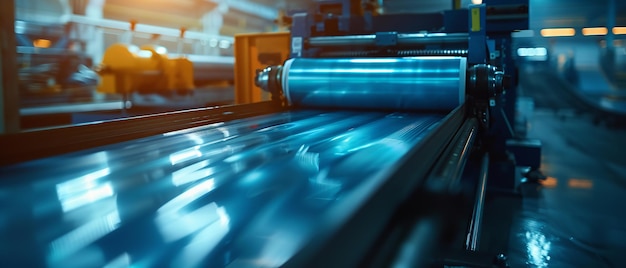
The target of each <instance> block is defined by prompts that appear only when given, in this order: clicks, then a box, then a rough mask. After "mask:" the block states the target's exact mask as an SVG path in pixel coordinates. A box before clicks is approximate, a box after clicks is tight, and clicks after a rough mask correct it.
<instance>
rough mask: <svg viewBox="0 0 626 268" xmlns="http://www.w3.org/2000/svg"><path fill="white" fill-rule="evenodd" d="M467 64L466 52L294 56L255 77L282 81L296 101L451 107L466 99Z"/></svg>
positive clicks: (397, 107) (281, 85) (346, 105)
mask: <svg viewBox="0 0 626 268" xmlns="http://www.w3.org/2000/svg"><path fill="white" fill-rule="evenodd" d="M466 70H467V61H466V59H465V58H463V57H408V58H353V59H348V58H340V59H320V58H316V59H308V58H293V59H290V60H287V61H286V62H285V64H284V65H283V67H282V68H278V69H275V70H274V72H275V73H276V75H272V72H266V73H267V74H268V75H267V77H260V78H259V77H258V78H257V81H261V82H260V84H261V85H260V86H261V87H262V88H266V89H268V90H270V91H273V90H274V91H275V89H273V88H277V86H273V85H269V86H268V84H278V85H279V86H278V88H282V91H283V94H284V96H285V97H286V99H287V101H288V103H289V104H290V105H295V106H306V107H330V108H366V109H389V110H452V109H454V108H455V107H457V106H459V105H460V104H462V103H463V102H464V100H465V81H466V79H465V75H466ZM261 76H263V74H261ZM271 80H276V81H271ZM264 83H265V84H264Z"/></svg>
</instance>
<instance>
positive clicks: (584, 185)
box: [567, 178, 593, 189]
mask: <svg viewBox="0 0 626 268" xmlns="http://www.w3.org/2000/svg"><path fill="white" fill-rule="evenodd" d="M567 186H568V187H570V188H577V189H591V188H593V181H591V180H586V179H574V178H572V179H569V180H568V181H567Z"/></svg>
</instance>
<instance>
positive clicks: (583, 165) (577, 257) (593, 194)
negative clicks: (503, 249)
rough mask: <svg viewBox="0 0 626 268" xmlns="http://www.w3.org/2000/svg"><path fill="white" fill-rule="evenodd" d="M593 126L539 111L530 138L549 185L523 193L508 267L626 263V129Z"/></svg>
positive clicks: (567, 114) (580, 117) (525, 187)
mask: <svg viewBox="0 0 626 268" xmlns="http://www.w3.org/2000/svg"><path fill="white" fill-rule="evenodd" d="M592 122H593V120H592V118H591V117H590V116H587V115H585V114H576V113H573V112H571V111H569V110H567V109H559V110H554V109H551V108H548V107H538V108H537V109H535V111H534V113H533V117H532V119H531V120H530V130H529V132H528V137H529V138H536V139H540V140H541V141H542V143H543V147H542V166H541V170H542V172H543V173H544V175H546V176H547V179H546V180H544V181H540V183H525V184H521V185H520V187H519V189H518V190H519V193H520V194H521V196H522V198H521V201H518V202H517V203H516V206H514V207H515V208H514V209H513V211H512V217H511V219H512V225H510V226H511V229H510V235H509V237H508V241H507V242H508V244H509V247H508V248H509V252H508V259H509V263H510V265H511V267H624V265H625V264H626V254H625V253H626V157H625V155H626V152H625V151H624V150H625V149H626V128H610V127H607V126H604V125H602V124H600V125H596V124H593V123H592ZM501 199H502V200H505V199H506V198H505V197H501ZM511 200H512V199H511V198H509V199H508V201H507V200H505V202H509V203H511ZM520 202H521V203H520ZM492 217H494V216H492ZM495 217H498V215H496V216H495ZM503 240H506V239H503Z"/></svg>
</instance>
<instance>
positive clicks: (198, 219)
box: [155, 202, 230, 242]
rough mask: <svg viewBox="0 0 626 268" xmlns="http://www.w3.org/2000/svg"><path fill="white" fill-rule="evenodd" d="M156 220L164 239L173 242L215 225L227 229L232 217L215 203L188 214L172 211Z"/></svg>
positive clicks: (160, 215)
mask: <svg viewBox="0 0 626 268" xmlns="http://www.w3.org/2000/svg"><path fill="white" fill-rule="evenodd" d="M155 220H156V223H157V225H158V227H159V230H160V231H161V234H162V235H163V238H164V239H165V240H166V241H169V242H171V241H176V240H178V239H181V238H183V237H186V236H188V235H191V234H193V233H195V232H198V231H200V230H202V229H203V228H204V227H207V226H209V225H212V224H214V223H217V224H218V225H219V226H225V227H227V226H228V223H229V222H230V217H229V216H228V214H226V211H225V210H224V208H223V207H218V206H217V204H215V202H213V203H210V204H208V205H206V206H203V207H201V208H199V209H196V210H194V211H191V212H188V213H185V212H182V211H171V212H169V213H167V214H159V215H158V217H157V218H156V219H155ZM209 227H210V226H209Z"/></svg>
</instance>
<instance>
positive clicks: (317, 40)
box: [308, 33, 469, 47]
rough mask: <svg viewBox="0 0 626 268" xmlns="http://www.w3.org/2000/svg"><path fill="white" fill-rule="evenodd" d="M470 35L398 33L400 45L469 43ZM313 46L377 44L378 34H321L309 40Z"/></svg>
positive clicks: (397, 40) (397, 37)
mask: <svg viewBox="0 0 626 268" xmlns="http://www.w3.org/2000/svg"><path fill="white" fill-rule="evenodd" d="M468 40H469V35H468V34H466V33H411V34H397V35H396V42H397V44H398V45H426V44H451V43H467V42H468ZM308 44H309V45H311V46H320V47H321V46H342V45H343V46H347V45H375V44H376V35H375V34H366V35H346V36H320V37H311V38H309V40H308Z"/></svg>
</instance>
